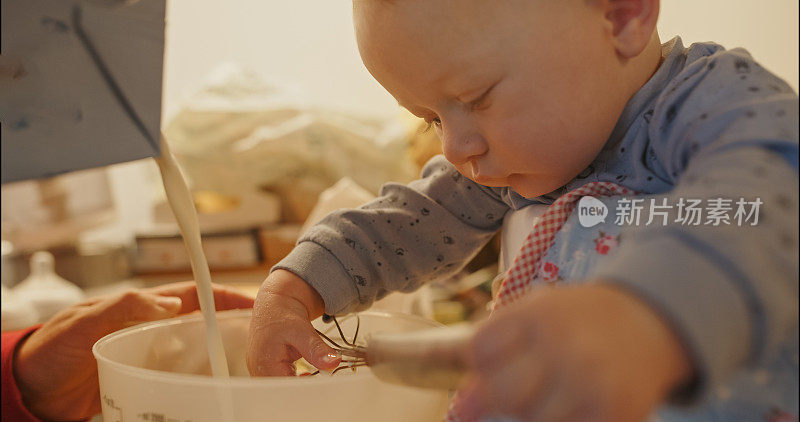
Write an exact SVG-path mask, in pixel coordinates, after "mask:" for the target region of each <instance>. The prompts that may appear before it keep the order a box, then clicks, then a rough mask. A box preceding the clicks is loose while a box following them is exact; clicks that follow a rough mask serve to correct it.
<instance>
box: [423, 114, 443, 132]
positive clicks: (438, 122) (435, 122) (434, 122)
mask: <svg viewBox="0 0 800 422" xmlns="http://www.w3.org/2000/svg"><path fill="white" fill-rule="evenodd" d="M425 123H426V124H427V126H425V130H423V131H422V132H423V133H425V132H427V131H429V130H431V128H432V127H433V128H437V129H439V128H441V127H442V119H440V118H438V117H434V118H432V119H425Z"/></svg>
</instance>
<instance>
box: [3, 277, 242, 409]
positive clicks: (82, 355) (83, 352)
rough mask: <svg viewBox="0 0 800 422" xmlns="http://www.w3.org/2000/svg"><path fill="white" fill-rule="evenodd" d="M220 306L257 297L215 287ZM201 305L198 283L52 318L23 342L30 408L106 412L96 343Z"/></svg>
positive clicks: (23, 379)
mask: <svg viewBox="0 0 800 422" xmlns="http://www.w3.org/2000/svg"><path fill="white" fill-rule="evenodd" d="M213 289H214V302H215V305H216V308H217V310H226V309H237V308H250V307H252V306H253V299H252V298H251V297H249V296H247V295H245V294H243V293H239V292H237V291H236V290H233V289H231V288H227V287H223V286H219V285H214V286H213ZM198 309H200V306H199V302H198V299H197V291H196V290H195V284H194V282H192V281H188V282H182V283H174V284H168V285H164V286H159V287H154V288H148V289H140V290H130V291H127V292H124V293H120V294H116V295H112V296H108V297H101V298H93V299H89V300H88V301H86V302H83V303H80V304H78V305H75V306H73V307H70V308H67V309H65V310H63V311H61V312H59V313H58V314H56V315H55V316H53V318H51V319H50V320H49V321H47V322H46V323H45V324H44V325H42V327H41V328H39V329H38V330H36V331H35V332H34V333H33V334H31V336H30V337H28V338H27V339H26V340H25V341H24V342H23V343H22V344H20V345H18V346H17V352H16V356H15V358H14V378H15V379H16V381H17V384H18V386H19V390H20V393H21V394H22V399H23V402H24V403H25V406H26V407H27V408H28V409H29V410H30V411H31V413H33V414H34V415H36V416H37V417H39V418H40V419H44V420H84V419H88V418H90V417H92V416H93V415H96V414H98V413H100V389H99V388H100V387H99V385H98V380H97V364H96V363H95V359H94V356H93V355H92V345H94V343H95V342H96V341H97V340H99V339H100V338H101V337H103V336H105V335H106V334H109V333H112V332H114V331H117V330H120V329H122V328H125V327H129V326H131V325H135V324H137V323H140V322H145V321H153V320H158V319H163V318H169V317H173V316H175V315H177V314H182V313H187V312H192V311H195V310H198Z"/></svg>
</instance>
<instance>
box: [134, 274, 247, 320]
mask: <svg viewBox="0 0 800 422" xmlns="http://www.w3.org/2000/svg"><path fill="white" fill-rule="evenodd" d="M211 288H212V290H213V291H214V307H215V308H216V310H217V311H224V310H228V309H249V308H252V307H253V301H254V299H253V297H251V296H248V295H246V294H244V293H242V292H240V291H238V290H236V289H234V288H232V287H228V286H222V285H219V284H212V285H211ZM147 290H148V291H149V292H152V293H155V294H158V295H161V296H175V297H179V298H181V300H182V301H183V306H182V307H181V309H180V313H182V314H185V313H189V312H193V311H196V310H199V309H200V300H199V298H198V296H197V286H196V285H195V283H194V282H193V281H184V282H179V283H172V284H167V285H164V286H159V287H153V288H150V289H147Z"/></svg>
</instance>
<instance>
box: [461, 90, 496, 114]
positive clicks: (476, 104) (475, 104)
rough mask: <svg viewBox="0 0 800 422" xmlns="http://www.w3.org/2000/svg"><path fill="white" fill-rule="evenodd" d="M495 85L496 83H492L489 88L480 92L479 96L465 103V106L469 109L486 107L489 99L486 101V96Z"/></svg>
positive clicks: (474, 109)
mask: <svg viewBox="0 0 800 422" xmlns="http://www.w3.org/2000/svg"><path fill="white" fill-rule="evenodd" d="M495 86H497V84H494V85H492V86H490V87H489V89H487V90H486V91H484V92H483V94H481V96H480V97H478V98H476V99H474V100H472V101H470V102H469V103H468V104H467V106H468V107H469V109H470V111H476V110H484V109H486V108H488V107H489V101H487V98H488V97H489V93H491V92H492V89H494V87H495Z"/></svg>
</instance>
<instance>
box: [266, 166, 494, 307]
mask: <svg viewBox="0 0 800 422" xmlns="http://www.w3.org/2000/svg"><path fill="white" fill-rule="evenodd" d="M507 210H508V205H506V204H505V203H504V202H503V201H502V200H501V197H500V194H499V193H498V191H497V190H495V189H492V188H487V187H485V186H481V185H478V184H476V183H474V182H472V181H471V180H469V179H467V178H465V177H463V176H461V174H460V173H458V171H456V169H455V168H454V167H453V166H452V165H451V164H450V163H448V162H447V161H446V160H445V159H444V157H443V156H437V157H435V158H433V159H432V160H431V161H429V162H428V163H427V164H426V165H425V167H424V169H423V171H422V178H421V179H419V180H416V181H414V182H411V183H410V184H409V185H408V186H405V185H401V184H397V183H389V184H387V185H385V186H384V187H383V189H382V190H381V196H380V197H378V198H377V199H375V200H373V201H371V202H369V203H367V204H365V205H363V206H361V207H359V208H357V209H351V210H343V211H337V212H334V213H332V214H330V215H328V216H327V217H325V218H324V219H323V220H322V221H321V222H320V223H318V224H316V225H315V226H313V227H312V228H311V229H310V230H309V231H308V232H307V233H306V234H304V235H303V236H302V238H301V239H300V240H299V241H298V244H297V246H296V247H295V249H294V250H293V251H292V252H291V253H290V254H289V255H288V256H287V257H286V258H284V259H283V260H282V261H281V262H279V263H278V264H277V265H276V266H275V267H274V268H273V270H274V269H277V268H281V269H285V270H288V271H291V272H293V273H295V274H297V275H298V276H300V277H301V278H302V279H304V280H305V281H306V282H307V283H309V284H310V285H311V286H312V287H314V289H316V290H317V292H319V294H320V295H321V296H322V298H323V300H324V301H325V312H326V313H328V314H341V313H345V312H350V311H354V310H359V309H364V308H366V307H368V306H369V305H371V304H372V303H373V302H374V301H375V300H377V299H380V298H381V297H383V296H385V295H386V294H388V293H390V292H392V291H403V292H409V291H413V290H415V289H417V288H418V287H420V286H421V285H422V284H423V283H425V282H427V281H429V280H432V279H436V278H439V277H445V276H448V275H452V274H454V273H455V272H457V271H458V270H459V269H461V268H462V267H463V266H464V265H465V264H466V263H467V262H468V261H469V259H471V258H472V257H473V256H474V255H475V254H477V252H478V251H479V250H480V248H481V247H482V246H483V245H485V244H486V242H488V241H489V240H490V239H491V237H492V235H493V234H494V233H495V232H496V231H497V230H498V229H499V228H500V225H501V223H502V219H503V216H504V215H505V213H506V211H507Z"/></svg>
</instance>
